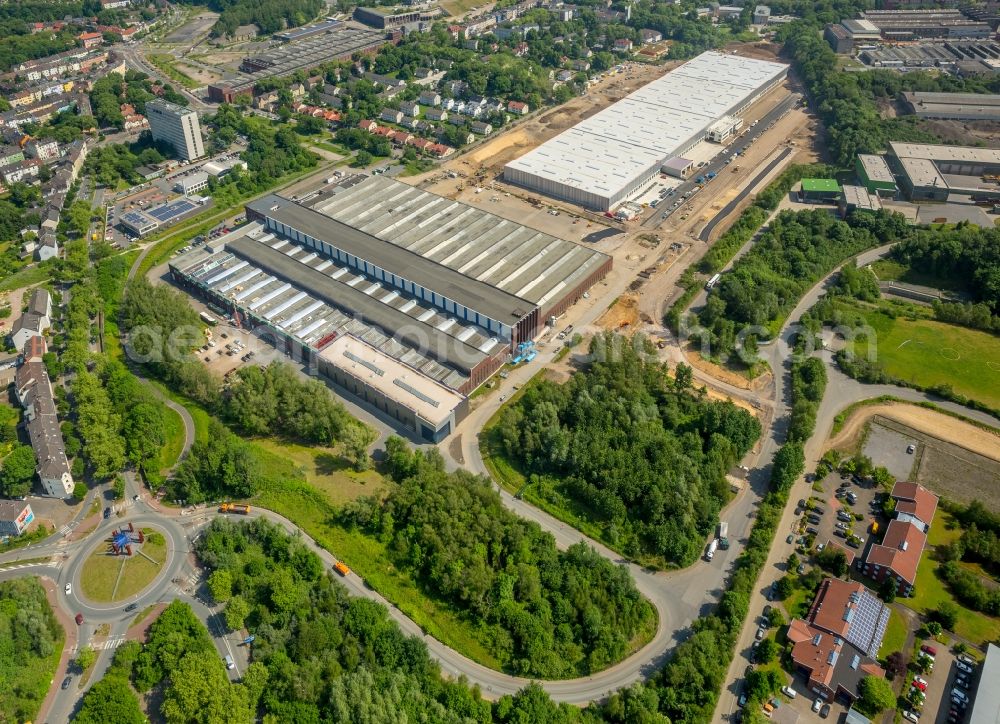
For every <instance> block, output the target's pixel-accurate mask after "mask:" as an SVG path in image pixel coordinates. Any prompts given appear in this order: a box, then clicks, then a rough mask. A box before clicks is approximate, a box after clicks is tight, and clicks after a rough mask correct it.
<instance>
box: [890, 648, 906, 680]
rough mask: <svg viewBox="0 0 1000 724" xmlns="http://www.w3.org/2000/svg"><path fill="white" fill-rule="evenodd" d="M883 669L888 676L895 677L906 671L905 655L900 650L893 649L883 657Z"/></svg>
mask: <svg viewBox="0 0 1000 724" xmlns="http://www.w3.org/2000/svg"><path fill="white" fill-rule="evenodd" d="M885 671H886V673H887V674H889V677H890V678H895V677H896V676H898V675H899V674H902V673H903V672H904V671H906V655H905V654H904V653H903V652H902V651H893V652H892V653H891V654H889V655H888V656H887V657H886V658H885Z"/></svg>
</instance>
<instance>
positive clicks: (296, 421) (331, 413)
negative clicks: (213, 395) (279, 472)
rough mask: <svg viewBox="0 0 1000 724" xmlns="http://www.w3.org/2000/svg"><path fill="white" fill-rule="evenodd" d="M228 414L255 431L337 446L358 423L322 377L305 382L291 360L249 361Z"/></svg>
mask: <svg viewBox="0 0 1000 724" xmlns="http://www.w3.org/2000/svg"><path fill="white" fill-rule="evenodd" d="M225 412H226V415H227V417H228V418H229V419H230V420H232V421H233V422H234V423H235V424H236V426H237V427H239V428H240V429H242V430H243V431H244V432H246V433H248V434H250V435H284V436H288V437H293V438H296V439H298V440H302V441H304V442H307V443H311V444H316V445H332V444H334V443H336V442H338V441H339V440H340V439H342V437H343V436H344V432H345V430H346V429H347V428H348V427H351V426H352V425H355V424H357V423H356V422H355V420H354V418H352V417H351V416H350V414H349V413H348V412H347V409H346V408H345V407H344V406H343V405H342V404H341V403H340V402H339V401H337V400H336V399H334V397H333V396H332V395H331V394H330V392H329V390H327V388H326V385H324V384H323V383H322V382H320V381H319V380H303V379H302V378H301V377H300V376H299V375H298V374H297V373H296V372H295V369H294V368H293V367H292V366H291V365H288V364H281V363H278V362H274V363H272V364H270V365H268V366H267V367H257V366H256V365H250V366H246V367H242V368H240V370H239V371H238V372H237V373H236V377H235V380H234V381H233V383H232V385H231V387H230V389H229V394H228V397H227V399H226V402H225Z"/></svg>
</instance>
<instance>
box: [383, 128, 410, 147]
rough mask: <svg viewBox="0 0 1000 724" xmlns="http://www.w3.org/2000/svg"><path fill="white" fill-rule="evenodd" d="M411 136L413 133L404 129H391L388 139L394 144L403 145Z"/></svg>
mask: <svg viewBox="0 0 1000 724" xmlns="http://www.w3.org/2000/svg"><path fill="white" fill-rule="evenodd" d="M411 138H413V134H412V133H407V132H406V131H393V133H392V135H391V136H389V140H390V141H392V143H393V145H394V146H405V145H406V144H407V142H408V141H409V140H410V139H411Z"/></svg>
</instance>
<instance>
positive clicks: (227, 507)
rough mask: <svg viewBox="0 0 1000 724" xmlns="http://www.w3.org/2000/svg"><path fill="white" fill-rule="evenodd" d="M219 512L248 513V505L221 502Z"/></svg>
mask: <svg viewBox="0 0 1000 724" xmlns="http://www.w3.org/2000/svg"><path fill="white" fill-rule="evenodd" d="M219 512H220V513H238V514H240V515H249V514H250V506H249V505H241V504H238V503H223V504H222V505H220V506H219Z"/></svg>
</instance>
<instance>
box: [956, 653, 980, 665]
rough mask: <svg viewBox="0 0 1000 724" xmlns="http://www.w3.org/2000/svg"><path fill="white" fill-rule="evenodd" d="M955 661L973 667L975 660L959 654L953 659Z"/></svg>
mask: <svg viewBox="0 0 1000 724" xmlns="http://www.w3.org/2000/svg"><path fill="white" fill-rule="evenodd" d="M955 660H956V661H959V662H961V663H963V664H968V665H969V666H975V665H976V661H975V659H973V658H972V657H971V656H969V655H968V654H959V655H958V656H956V657H955Z"/></svg>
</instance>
